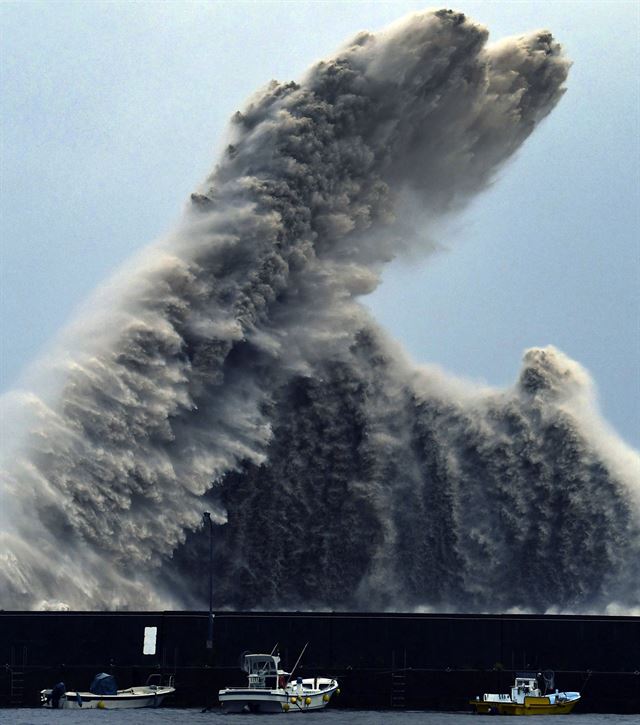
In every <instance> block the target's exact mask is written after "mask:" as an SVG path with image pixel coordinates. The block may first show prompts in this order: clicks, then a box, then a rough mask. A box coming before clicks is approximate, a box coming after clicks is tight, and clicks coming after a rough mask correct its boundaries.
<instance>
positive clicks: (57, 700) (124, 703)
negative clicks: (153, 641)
mask: <svg viewBox="0 0 640 725" xmlns="http://www.w3.org/2000/svg"><path fill="white" fill-rule="evenodd" d="M173 692H175V687H174V686H173V677H170V678H169V681H168V683H167V684H162V683H161V677H160V675H157V674H156V675H151V676H150V677H149V678H148V680H147V683H146V684H145V685H140V686H137V687H129V688H128V689H126V690H118V689H117V685H116V681H115V679H114V677H113V676H112V675H108V674H106V673H105V672H101V673H100V674H98V675H96V676H95V677H94V678H93V682H92V683H91V687H90V688H89V690H88V691H86V692H85V691H81V690H67V689H66V687H65V685H64V682H58V684H57V685H55V687H53V688H51V689H50V690H41V691H40V700H41V702H42V706H43V707H49V708H54V709H58V708H62V709H65V710H69V709H72V710H76V709H79V708H85V709H96V708H97V709H99V710H129V709H133V708H139V707H159V706H160V705H161V704H162V701H163V700H164V698H165V697H167V695H170V694H171V693H173Z"/></svg>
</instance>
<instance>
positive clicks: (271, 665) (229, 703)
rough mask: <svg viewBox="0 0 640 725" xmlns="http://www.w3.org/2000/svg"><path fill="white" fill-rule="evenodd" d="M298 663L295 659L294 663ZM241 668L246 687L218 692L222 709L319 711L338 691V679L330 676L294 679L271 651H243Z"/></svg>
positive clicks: (231, 710)
mask: <svg viewBox="0 0 640 725" xmlns="http://www.w3.org/2000/svg"><path fill="white" fill-rule="evenodd" d="M305 649H306V646H305ZM303 652H304V650H303ZM300 657H302V654H301V655H300ZM300 657H299V658H298V662H299V661H300ZM297 664H298V663H297V662H296V666H297ZM241 668H242V670H243V671H244V672H246V673H247V676H248V680H249V682H248V684H247V687H225V688H224V689H222V690H220V691H219V692H218V699H219V700H220V705H221V706H222V710H223V711H224V712H227V713H230V712H256V713H267V712H271V713H274V712H308V711H310V710H321V709H322V708H324V707H326V706H327V705H328V704H329V702H330V701H331V698H332V697H333V696H334V695H336V694H338V693H339V692H340V690H339V689H338V682H337V680H335V679H333V678H331V677H305V678H302V677H297V678H295V679H293V677H292V673H290V672H286V671H285V670H282V669H280V657H278V655H275V654H274V653H273V652H272V653H271V654H245V655H243V656H242V662H241ZM293 671H295V667H294V668H293ZM293 671H292V672H293Z"/></svg>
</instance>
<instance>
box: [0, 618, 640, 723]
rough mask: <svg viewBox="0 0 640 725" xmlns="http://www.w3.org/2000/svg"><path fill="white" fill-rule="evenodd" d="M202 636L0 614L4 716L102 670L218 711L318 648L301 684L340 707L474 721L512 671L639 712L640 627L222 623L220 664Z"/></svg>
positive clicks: (306, 662) (592, 623)
mask: <svg viewBox="0 0 640 725" xmlns="http://www.w3.org/2000/svg"><path fill="white" fill-rule="evenodd" d="M145 627H157V643H156V653H155V654H152V655H145V654H143V635H144V629H145ZM206 635H207V613H203V612H6V611H0V668H1V669H0V706H4V707H7V706H12V707H16V706H20V705H30V706H34V705H37V704H39V695H38V693H39V690H40V689H42V688H45V687H51V686H52V685H53V684H55V683H56V682H58V681H60V680H62V681H64V682H65V684H66V686H67V688H68V689H87V687H88V685H89V683H90V681H91V678H92V677H93V675H94V674H95V673H97V672H99V671H106V672H112V673H113V674H114V675H115V676H116V678H117V680H118V683H119V686H120V687H129V686H131V685H135V684H140V683H143V682H145V681H146V678H147V676H148V675H149V674H151V673H154V672H160V673H164V674H173V675H175V678H176V686H177V688H178V690H177V692H176V695H175V696H174V698H173V700H172V704H173V705H174V706H191V707H203V706H204V705H205V704H206V705H215V703H216V701H217V699H216V692H217V690H218V689H219V688H220V687H222V686H223V685H226V684H243V683H244V681H245V679H244V675H243V673H242V672H240V670H239V669H238V661H239V656H240V654H241V653H242V652H243V651H246V650H251V651H254V652H265V651H266V652H270V651H271V649H272V648H273V646H274V645H275V644H276V643H279V650H280V654H281V656H282V660H283V664H284V665H285V668H287V667H288V668H291V667H293V665H294V663H295V661H296V659H297V657H298V654H299V652H300V650H301V649H302V647H303V646H304V644H305V643H306V642H309V646H308V648H307V650H306V653H305V655H304V658H303V661H302V662H301V665H300V666H299V669H298V670H297V672H296V674H301V675H307V676H312V675H314V674H319V675H320V674H327V675H334V676H337V677H338V679H339V680H340V685H341V689H342V693H341V695H340V697H339V698H338V699H337V700H336V701H335V705H336V706H338V707H340V706H341V707H358V708H388V707H392V706H393V707H406V708H417V709H420V708H425V709H427V708H428V709H465V708H466V707H467V701H468V699H469V698H470V697H472V696H475V695H477V694H481V693H482V692H506V691H507V690H508V688H509V686H510V685H511V684H512V681H513V676H514V672H515V671H517V670H537V671H541V670H546V669H552V670H555V672H556V687H559V688H560V689H561V690H579V691H581V692H582V693H583V696H584V697H583V702H582V703H580V705H579V709H580V711H583V712H587V711H590V712H612V713H640V617H600V616H564V615H563V616H538V615H471V614H469V615H465V614H457V615H453V614H389V613H381V614H357V613H304V612H217V613H216V618H215V625H214V648H213V650H212V651H211V650H207V648H206ZM332 707H333V703H332Z"/></svg>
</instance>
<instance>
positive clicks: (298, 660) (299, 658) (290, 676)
mask: <svg viewBox="0 0 640 725" xmlns="http://www.w3.org/2000/svg"><path fill="white" fill-rule="evenodd" d="M308 646H309V643H308V642H307V644H305V646H304V647H303V648H302V652H300V657H298V659H297V660H296V663H295V665H294V666H293V669H292V670H291V672H290V673H289V679H291V678H292V677H293V673H294V672H295V671H296V667H297V666H298V664H299V663H300V660H301V659H302V655H303V654H304V651H305V650H306V649H307V647H308Z"/></svg>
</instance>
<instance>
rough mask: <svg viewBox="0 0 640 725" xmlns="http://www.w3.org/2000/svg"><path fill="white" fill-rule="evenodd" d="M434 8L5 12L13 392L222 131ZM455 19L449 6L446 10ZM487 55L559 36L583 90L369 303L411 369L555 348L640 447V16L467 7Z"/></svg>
mask: <svg viewBox="0 0 640 725" xmlns="http://www.w3.org/2000/svg"><path fill="white" fill-rule="evenodd" d="M429 6H430V4H429V3H420V2H403V1H400V0H397V1H395V2H346V1H344V2H330V1H324V2H301V1H297V0H296V1H294V2H251V3H248V2H247V3H244V2H238V1H237V0H234V2H215V3H213V2H210V3H199V2H191V3H187V2H163V3H155V2H154V3H146V2H136V3H123V2H109V3H102V2H84V3H83V2H76V3H53V2H32V3H26V2H20V3H11V2H4V3H3V4H1V5H0V18H1V23H0V26H1V34H2V37H1V53H2V56H1V59H0V60H1V63H0V66H1V70H0V72H1V78H0V86H1V87H2V89H3V90H2V166H1V174H2V178H1V182H2V187H1V195H0V197H1V227H0V235H1V243H2V247H1V250H2V251H1V259H0V262H1V264H0V271H1V279H0V285H1V286H0V290H1V292H0V294H1V298H0V326H1V332H2V335H1V349H0V352H1V379H0V390H1V391H6V390H8V389H10V388H12V387H15V386H16V385H18V384H19V382H20V376H21V374H22V373H23V372H24V370H25V369H26V367H27V366H28V364H29V363H30V362H31V361H33V360H34V359H35V358H36V357H38V356H39V355H42V354H43V353H45V352H46V346H47V344H48V343H49V342H51V340H52V339H53V338H54V336H55V335H56V334H57V333H58V332H59V331H60V330H61V329H62V328H63V326H64V325H65V323H66V322H68V321H69V320H70V318H71V317H72V316H73V314H74V310H76V309H78V308H79V307H81V305H82V304H83V301H85V300H86V299H87V297H88V296H89V295H90V293H91V292H92V290H94V289H95V287H96V286H97V285H98V284H99V283H100V282H102V281H104V280H105V279H106V278H107V277H108V276H109V275H110V274H111V273H112V272H113V271H114V270H115V269H116V268H117V267H118V266H120V265H121V264H123V263H126V260H127V258H128V257H129V256H130V255H131V254H133V253H134V252H136V251H137V250H138V249H140V248H141V247H142V246H144V245H146V244H147V243H149V242H151V241H153V240H154V239H157V238H158V237H160V236H162V235H163V233H165V232H166V231H167V230H168V229H169V228H170V227H171V226H172V225H173V224H174V223H175V221H176V220H177V219H178V218H179V216H180V213H181V209H182V206H183V204H184V202H185V200H186V199H187V198H188V195H189V193H190V192H191V191H192V190H194V189H195V187H196V186H197V185H198V184H199V183H200V182H201V181H202V180H203V178H204V177H205V176H206V175H207V173H208V171H209V170H210V169H211V168H212V166H213V164H214V163H215V160H216V156H217V152H218V149H219V148H221V147H222V146H223V144H224V135H225V127H226V123H227V119H228V118H229V117H230V116H231V114H232V113H233V112H234V111H236V110H237V109H238V108H240V107H242V105H243V103H244V101H245V99H246V98H247V97H248V96H249V95H250V94H251V93H252V92H253V91H255V90H256V89H257V88H258V87H260V86H262V85H264V84H265V83H267V82H268V81H269V80H270V79H272V78H277V79H279V80H289V79H295V78H297V77H298V76H300V74H301V73H302V72H303V71H304V70H305V68H306V67H307V66H308V65H309V64H311V63H312V62H314V61H315V60H318V59H320V58H321V57H323V56H325V55H328V54H329V53H330V52H332V51H333V50H335V48H336V47H338V46H339V45H341V44H342V43H343V41H345V40H346V39H347V38H348V37H349V36H351V35H353V34H354V33H355V32H357V31H359V30H364V29H374V30H375V29H378V28H380V27H382V26H383V25H385V24H387V23H388V22H391V21H393V20H395V19H397V18H398V17H400V16H401V15H403V14H405V13H407V12H411V11H414V10H422V9H424V8H425V7H429ZM447 6H448V7H450V6H451V5H449V4H447ZM452 7H454V8H456V9H459V10H462V11H464V12H466V13H468V14H469V15H471V16H472V17H473V18H475V19H476V20H478V21H479V22H483V23H485V24H486V25H487V26H488V27H489V29H490V31H491V38H492V39H493V40H498V39H499V38H501V37H503V36H505V35H513V34H517V33H519V32H523V31H527V30H531V29H535V28H539V27H547V28H549V29H550V30H552V31H553V33H554V34H555V35H556V37H557V38H558V40H560V41H561V42H562V43H563V44H564V45H565V47H566V50H567V53H568V54H569V56H570V57H571V59H572V60H573V62H574V66H573V69H572V71H571V74H570V78H569V84H568V88H569V90H568V92H567V94H566V96H565V98H564V99H563V100H562V101H561V102H560V104H559V106H558V108H557V109H556V110H555V111H554V112H553V113H552V115H551V116H550V117H549V118H548V119H547V120H546V121H545V122H544V123H543V124H542V125H541V126H540V127H539V128H538V129H537V131H536V132H535V133H534V134H533V136H532V137H531V138H530V139H529V141H528V142H527V143H526V144H525V146H524V148H523V150H522V151H521V152H520V153H519V154H518V156H517V158H516V159H515V161H513V162H512V163H511V164H510V165H509V166H507V167H506V168H505V169H504V170H503V172H502V174H501V178H500V179H499V180H498V181H497V183H496V184H495V186H494V188H493V189H492V190H491V191H489V192H487V193H485V194H484V195H483V196H481V197H479V198H478V199H477V201H476V202H475V203H474V205H473V206H472V207H471V208H470V209H469V210H468V212H467V213H466V214H465V215H464V217H463V218H462V219H460V218H458V219H456V220H455V221H454V222H452V224H451V225H450V226H449V227H447V228H446V229H444V230H442V231H441V233H440V237H439V238H438V239H437V241H438V242H439V243H440V244H441V245H442V246H443V247H445V248H446V251H443V252H441V253H439V254H438V255H436V256H435V257H431V258H429V259H426V260H419V259H414V260H410V261H409V262H407V261H406V260H404V261H398V262H396V263H394V264H392V265H391V266H390V267H389V269H387V271H386V273H385V277H384V283H383V285H382V286H381V287H380V288H379V290H378V291H377V292H376V293H375V294H374V295H373V296H372V297H370V298H369V299H368V300H367V303H368V304H369V305H370V307H371V308H372V310H373V311H374V313H375V315H376V316H377V318H378V319H379V320H380V321H381V322H382V323H383V325H385V327H386V328H387V329H388V330H389V331H390V332H391V333H392V335H394V336H395V337H396V338H397V339H400V340H401V341H402V342H403V343H404V345H405V346H406V348H407V349H408V350H409V352H410V353H411V355H412V356H413V358H414V359H415V360H417V361H419V362H425V363H437V364H439V365H441V366H442V367H444V368H445V369H447V370H449V371H451V372H453V373H456V374H458V375H462V376H465V377H468V378H472V379H477V380H481V381H485V382H488V383H490V384H493V385H508V384H510V383H512V382H513V380H514V379H515V377H516V375H517V372H518V369H519V365H520V359H521V356H522V352H523V350H524V349H526V348H527V347H530V346H537V345H547V344H553V345H556V346H557V347H559V348H560V349H562V350H563V351H564V352H566V353H567V354H569V355H570V356H571V357H573V358H575V359H576V360H578V361H579V362H580V363H582V364H583V365H584V366H585V367H586V368H587V369H588V370H589V371H590V372H591V374H592V376H593V377H594V379H595V381H596V385H597V389H598V392H599V397H600V405H601V408H602V410H603V413H604V415H605V417H606V418H607V419H608V420H609V422H610V423H611V424H612V425H613V427H614V428H615V429H616V430H617V431H618V432H619V433H620V434H621V435H622V436H623V437H624V438H625V439H626V440H627V441H629V442H630V443H632V444H633V445H634V446H636V447H637V446H639V445H640V426H639V425H638V423H639V421H640V375H639V372H640V295H639V294H638V292H639V287H640V241H639V236H640V212H639V208H640V141H639V138H640V120H639V119H640V113H639V110H640V84H639V80H638V79H639V78H640V56H639V47H640V3H637V2H635V1H634V2H566V1H564V2H557V1H554V2H524V3H519V2H514V1H513V0H510V1H509V2H504V3H503V2H463V1H461V2H458V3H456V4H454V5H453V6H452Z"/></svg>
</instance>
